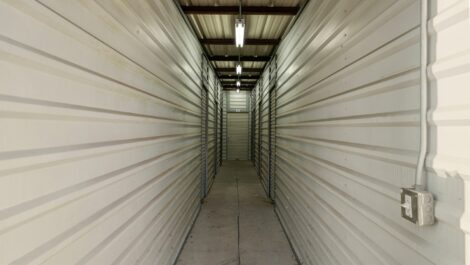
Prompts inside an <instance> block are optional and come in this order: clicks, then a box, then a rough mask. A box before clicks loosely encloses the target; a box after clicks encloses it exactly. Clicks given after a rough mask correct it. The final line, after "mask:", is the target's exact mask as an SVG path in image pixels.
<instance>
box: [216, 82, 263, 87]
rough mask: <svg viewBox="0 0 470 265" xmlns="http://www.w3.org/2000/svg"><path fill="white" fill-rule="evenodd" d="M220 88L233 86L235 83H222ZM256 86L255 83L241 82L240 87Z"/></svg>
mask: <svg viewBox="0 0 470 265" xmlns="http://www.w3.org/2000/svg"><path fill="white" fill-rule="evenodd" d="M221 84H222V86H234V85H235V82H222V83H221ZM254 85H256V82H241V85H240V86H241V87H247V86H250V87H251V86H254Z"/></svg>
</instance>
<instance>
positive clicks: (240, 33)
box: [235, 18, 245, 47]
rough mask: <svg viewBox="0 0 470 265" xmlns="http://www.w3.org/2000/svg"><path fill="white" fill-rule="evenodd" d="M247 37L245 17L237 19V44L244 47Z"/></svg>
mask: <svg viewBox="0 0 470 265" xmlns="http://www.w3.org/2000/svg"><path fill="white" fill-rule="evenodd" d="M244 38H245V20H244V19H243V18H238V19H235V46H237V47H243V43H244V41H245V40H244Z"/></svg>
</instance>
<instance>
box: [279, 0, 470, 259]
mask: <svg viewBox="0 0 470 265" xmlns="http://www.w3.org/2000/svg"><path fill="white" fill-rule="evenodd" d="M444 2H445V3H444ZM433 3H434V7H433V8H432V10H433V12H437V14H436V17H435V18H434V19H433V21H432V24H433V25H434V28H433V30H431V32H432V33H433V34H434V35H435V36H434V38H437V41H436V40H435V42H437V44H436V45H435V49H433V52H435V53H436V54H435V55H433V56H437V61H436V62H435V65H434V66H433V67H434V68H433V70H434V71H433V73H434V74H436V76H437V77H440V78H442V80H438V81H436V82H435V83H434V85H433V87H432V90H431V91H432V92H433V93H434V96H433V97H432V98H433V99H432V101H433V107H432V108H437V110H436V113H435V115H433V119H434V122H435V125H433V126H434V128H431V131H432V132H433V134H434V135H433V137H432V139H431V142H432V141H434V143H431V146H432V150H434V153H435V157H434V155H433V152H431V155H430V156H429V159H428V168H429V178H430V179H429V186H430V187H429V188H430V190H431V191H432V192H433V193H434V194H435V195H436V198H437V203H436V217H437V219H438V223H437V224H436V225H434V226H432V227H426V228H418V227H416V226H415V225H413V224H411V223H409V222H408V221H406V220H404V219H402V218H401V217H400V200H399V193H400V187H403V186H404V187H408V186H411V185H412V184H413V183H414V173H415V166H416V162H417V158H418V149H419V104H420V100H419V89H420V88H419V80H420V79H419V78H420V76H419V66H420V65H419V62H420V58H419V54H420V35H419V30H420V28H419V18H420V12H419V11H420V10H419V1H391V0H384V1H372V0H371V1H367V0H364V1H360V0H342V1H329V0H324V1H310V2H309V4H308V5H307V7H306V9H305V10H304V11H303V13H302V15H301V16H300V18H299V20H298V21H297V23H296V24H295V25H294V27H293V28H292V30H291V32H290V33H289V34H288V36H287V37H286V38H285V39H284V41H283V42H282V43H281V46H280V48H279V50H278V52H277V55H278V69H279V71H278V91H277V95H278V101H277V104H278V105H277V109H276V112H277V113H276V124H277V126H276V130H277V131H276V135H277V138H276V151H277V157H276V162H277V167H276V174H277V181H276V184H277V189H276V211H277V213H278V214H279V216H280V219H281V221H282V223H283V225H284V227H285V228H286V231H287V233H288V235H289V237H290V239H291V241H292V243H293V246H294V248H295V251H296V252H297V254H298V255H299V258H300V260H301V262H302V264H322V265H323V264H371V265H376V264H403V265H404V264H422V265H424V264H446V265H447V264H464V249H463V241H464V234H463V232H462V231H461V229H460V223H459V221H460V216H461V215H462V212H463V198H462V192H463V191H462V189H463V187H461V185H460V186H459V183H461V179H460V178H459V177H457V178H453V176H454V174H455V175H456V176H460V174H461V177H465V176H466V177H468V173H469V171H468V165H469V163H468V162H470V161H469V156H468V154H469V152H468V137H467V136H468V135H469V132H468V119H466V118H464V117H468V114H469V113H468V111H467V110H468V97H467V96H468V95H469V94H468V91H467V90H468V87H464V86H463V84H465V83H468V82H465V81H464V80H468V78H469V76H468V67H467V64H468V60H466V59H467V57H468V56H467V53H468V48H469V47H470V45H469V40H470V38H468V35H469V34H470V30H469V24H468V2H467V1H433ZM462 35H465V37H463V42H462ZM462 56H463V57H462ZM439 59H442V60H441V61H440V60H439ZM450 61H451V62H452V63H450ZM462 73H465V74H462ZM447 91H449V93H450V94H446V93H447ZM462 95H465V96H462ZM465 100H466V101H465ZM462 106H465V107H462ZM439 108H441V110H439ZM465 111H467V112H465ZM454 115H455V116H454ZM436 134H437V135H436ZM439 134H442V136H440V135H439ZM441 137H444V138H445V139H441ZM464 146H467V148H465V147H464ZM455 161H458V162H455ZM436 165H439V167H438V168H437V169H436V168H433V167H436ZM434 171H437V172H438V173H434ZM467 179H468V178H467ZM467 201H468V200H467ZM467 220H468V218H467V216H466V215H464V219H463V221H464V222H463V226H464V227H467V223H468V222H466V221H467ZM467 231H468V230H467Z"/></svg>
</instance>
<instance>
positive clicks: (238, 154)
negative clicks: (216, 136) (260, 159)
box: [227, 112, 249, 160]
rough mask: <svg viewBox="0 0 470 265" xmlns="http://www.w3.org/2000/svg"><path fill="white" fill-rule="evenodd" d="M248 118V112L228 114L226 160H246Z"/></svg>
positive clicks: (247, 151)
mask: <svg viewBox="0 0 470 265" xmlns="http://www.w3.org/2000/svg"><path fill="white" fill-rule="evenodd" d="M248 116H249V113H248V112H240V113H236V112H229V113H228V115H227V118H228V120H227V123H228V124H227V127H228V128H227V130H228V132H227V134H228V144H227V145H228V150H227V151H228V156H227V159H228V160H248V153H249V150H248V135H249V129H248V124H249V118H248Z"/></svg>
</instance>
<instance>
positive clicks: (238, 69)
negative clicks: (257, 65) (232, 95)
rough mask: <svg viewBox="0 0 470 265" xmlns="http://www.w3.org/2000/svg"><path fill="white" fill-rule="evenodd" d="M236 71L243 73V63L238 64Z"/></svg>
mask: <svg viewBox="0 0 470 265" xmlns="http://www.w3.org/2000/svg"><path fill="white" fill-rule="evenodd" d="M236 72H237V75H241V74H242V65H241V64H237V68H236Z"/></svg>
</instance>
